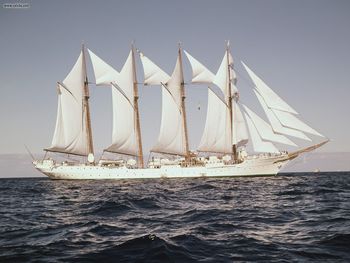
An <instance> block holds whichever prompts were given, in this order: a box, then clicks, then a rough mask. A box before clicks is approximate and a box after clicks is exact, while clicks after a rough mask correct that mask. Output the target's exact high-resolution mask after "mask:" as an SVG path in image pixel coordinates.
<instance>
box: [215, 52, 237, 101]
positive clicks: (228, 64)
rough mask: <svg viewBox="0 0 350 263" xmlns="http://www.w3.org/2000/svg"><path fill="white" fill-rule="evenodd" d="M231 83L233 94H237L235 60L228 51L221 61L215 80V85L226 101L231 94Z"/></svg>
mask: <svg viewBox="0 0 350 263" xmlns="http://www.w3.org/2000/svg"><path fill="white" fill-rule="evenodd" d="M229 82H231V93H232V94H234V93H237V92H238V89H237V87H236V85H235V83H236V73H235V72H234V70H233V58H232V55H231V53H230V52H229V50H226V52H225V55H224V57H223V59H222V61H221V64H220V67H219V69H218V71H217V73H216V75H215V77H214V80H213V83H214V84H215V85H216V86H218V87H219V88H220V89H221V91H222V93H223V94H224V96H225V99H226V101H227V100H228V97H229V96H230V94H229V93H228V85H229ZM232 94H231V95H232Z"/></svg>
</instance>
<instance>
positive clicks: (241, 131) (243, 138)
mask: <svg viewBox="0 0 350 263" xmlns="http://www.w3.org/2000/svg"><path fill="white" fill-rule="evenodd" d="M232 107H233V110H232V112H233V120H232V144H235V145H237V146H238V147H239V146H243V145H245V144H247V143H248V139H249V135H248V131H247V126H246V124H245V121H244V117H243V114H242V112H241V109H240V107H239V104H238V103H237V102H236V101H235V100H232Z"/></svg>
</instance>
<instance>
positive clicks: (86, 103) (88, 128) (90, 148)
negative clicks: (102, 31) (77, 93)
mask: <svg viewBox="0 0 350 263" xmlns="http://www.w3.org/2000/svg"><path fill="white" fill-rule="evenodd" d="M81 50H82V55H83V61H82V62H83V76H84V94H83V112H84V119H85V123H86V136H87V143H88V145H87V147H88V149H87V150H88V154H92V155H93V154H94V145H93V142H92V129H91V118H90V107H89V98H90V95H89V85H88V78H87V74H86V62H85V46H84V44H82V46H81Z"/></svg>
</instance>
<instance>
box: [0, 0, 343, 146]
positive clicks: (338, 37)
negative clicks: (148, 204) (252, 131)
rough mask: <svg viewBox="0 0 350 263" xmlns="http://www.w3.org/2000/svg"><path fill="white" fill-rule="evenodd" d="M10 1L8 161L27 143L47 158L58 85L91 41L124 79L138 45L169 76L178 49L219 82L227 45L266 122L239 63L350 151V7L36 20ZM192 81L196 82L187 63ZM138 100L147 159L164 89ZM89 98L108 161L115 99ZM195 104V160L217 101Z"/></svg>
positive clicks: (145, 11) (167, 6) (98, 11)
mask: <svg viewBox="0 0 350 263" xmlns="http://www.w3.org/2000/svg"><path fill="white" fill-rule="evenodd" d="M11 2H14V1H13V0H1V7H0V81H1V84H0V85H1V95H0V123H1V126H0V134H1V136H0V153H21V152H25V148H24V146H23V145H24V144H27V145H28V146H29V147H30V148H31V150H32V151H33V152H41V149H43V148H44V147H48V146H49V145H50V144H51V139H52V135H53V131H54V126H55V121H56V110H57V93H56V82H57V81H62V80H63V79H64V78H65V76H66V75H67V73H68V72H69V71H70V69H71V67H72V66H73V64H74V63H75V60H76V59H77V57H78V55H79V52H80V46H81V43H82V41H84V42H85V44H86V45H87V47H89V48H90V49H91V50H93V51H94V52H95V53H96V54H97V55H99V56H100V57H101V58H103V59H104V60H106V61H107V62H108V63H110V64H111V65H112V66H114V67H115V68H116V69H117V70H120V69H121V67H122V65H123V64H124V61H125V59H126V56H127V54H128V52H129V48H130V43H131V41H132V40H135V43H136V46H137V47H138V48H139V49H141V50H142V51H143V52H144V53H145V54H146V55H147V56H148V57H149V58H151V59H152V60H153V61H155V62H156V63H157V64H158V65H159V66H160V67H162V68H163V69H164V70H165V71H167V72H168V73H169V74H170V73H171V72H172V70H173V67H174V65H175V60H176V55H177V43H178V42H179V41H181V42H182V45H183V47H184V49H186V50H188V51H189V52H190V53H191V54H192V55H193V56H194V57H196V58H197V59H199V60H200V61H201V62H203V63H204V64H205V65H206V66H207V67H208V68H209V69H211V70H212V71H214V72H216V70H217V69H218V67H219V65H220V62H221V59H222V56H223V54H224V48H225V40H227V39H229V40H230V41H231V50H232V54H233V57H234V59H235V67H236V69H237V71H238V74H239V75H238V78H239V79H238V87H239V89H240V92H241V99H242V101H243V102H244V103H246V104H247V105H249V106H250V107H251V108H253V109H255V110H257V112H258V113H261V111H259V106H258V102H257V100H256V98H255V97H254V96H253V93H252V88H251V86H250V85H248V84H249V83H250V81H249V80H248V78H249V77H248V76H247V74H246V73H245V72H244V70H243V68H242V65H241V64H240V60H243V61H244V62H246V64H247V65H248V66H250V67H251V68H252V69H253V70H254V71H255V72H256V73H257V74H258V75H259V76H260V77H262V78H263V79H264V80H265V82H266V83H268V84H269V86H270V87H271V88H272V89H274V90H275V91H276V92H277V93H278V94H279V95H280V96H281V97H282V98H284V99H285V100H286V101H287V102H288V103H289V104H290V105H291V106H292V107H293V108H295V109H296V110H297V111H298V112H299V113H300V115H301V117H302V119H303V120H304V121H305V122H307V123H308V124H309V125H310V126H312V127H313V128H315V129H316V130H318V131H319V132H321V133H323V134H325V135H326V136H328V137H329V138H331V139H332V142H331V143H329V144H328V145H326V146H325V147H323V148H322V149H321V151H327V152H329V151H331V152H333V151H337V152H343V151H350V136H349V130H350V122H349V114H350V101H349V100H350V85H349V77H350V15H349V14H350V1H348V0H343V1H342V0H327V1H322V0H314V1H313V0H300V1H298V0H290V1H283V0H275V1H274V0H271V1H270V0H255V1H254V0H242V1H233V0H231V1H226V0H215V1H214V0H210V1H208V0H184V1H181V0H176V1H175V0H174V1H165V0H147V1H146V0H144V1H141V0H139V1H134V0H125V1H91V0H90V1H47V0H45V1H35V0H34V1H22V2H25V3H29V4H30V8H27V9H5V8H3V3H11ZM137 63H138V67H137V68H138V79H139V81H140V82H142V79H143V76H142V68H141V66H140V61H139V60H138V61H137ZM88 67H89V72H90V73H91V65H88ZM184 71H185V78H186V82H189V81H190V68H189V65H188V62H187V61H186V60H185V59H184ZM90 76H91V77H90V80H91V81H93V80H94V79H93V77H92V75H90ZM139 89H140V109H141V118H142V122H141V126H142V134H143V141H144V150H145V151H147V150H149V148H150V147H151V146H152V144H153V143H154V142H155V141H156V137H157V135H158V131H159V121H160V108H161V100H160V98H161V96H160V88H159V87H143V86H142V85H140V87H139ZM90 91H91V111H92V113H91V114H92V122H93V135H94V142H95V148H96V150H97V151H101V149H103V148H104V147H107V146H108V145H109V144H110V142H111V138H110V137H111V117H112V112H111V96H110V88H109V87H95V86H94V85H91V86H90ZM186 93H187V109H188V121H189V130H190V140H191V142H190V144H191V146H192V147H191V148H192V149H195V148H196V146H197V145H198V143H199V140H200V137H201V132H202V129H203V127H204V121H205V114H206V96H207V90H206V87H205V86H200V85H199V86H188V87H186ZM199 104H200V105H201V109H200V110H198V105H199ZM260 115H261V116H263V115H262V114H260ZM296 142H297V143H299V141H296Z"/></svg>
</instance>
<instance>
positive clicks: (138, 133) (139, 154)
mask: <svg viewBox="0 0 350 263" xmlns="http://www.w3.org/2000/svg"><path fill="white" fill-rule="evenodd" d="M131 52H132V70H133V86H134V114H135V122H136V125H135V126H136V141H137V149H138V152H137V163H138V167H139V168H143V167H144V163H143V152H142V140H141V126H140V113H139V104H138V99H139V95H138V88H137V81H136V80H137V78H136V65H135V54H134V45H133V44H131Z"/></svg>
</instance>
